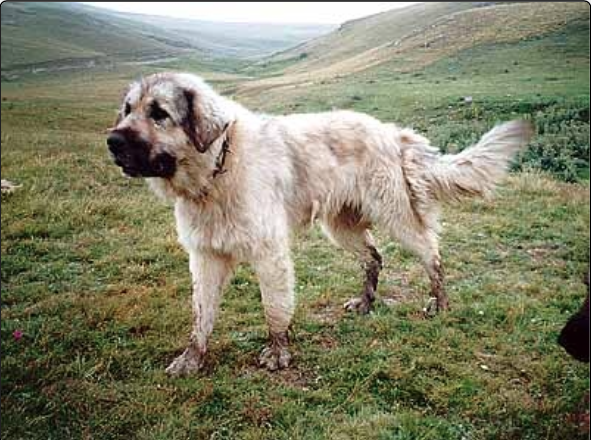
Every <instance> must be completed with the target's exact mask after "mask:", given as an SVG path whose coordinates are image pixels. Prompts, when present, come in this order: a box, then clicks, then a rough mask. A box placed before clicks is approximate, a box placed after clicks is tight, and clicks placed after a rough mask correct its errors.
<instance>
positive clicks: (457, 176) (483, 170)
mask: <svg viewBox="0 0 591 440" xmlns="http://www.w3.org/2000/svg"><path fill="white" fill-rule="evenodd" d="M532 132H533V130H532V126H531V124H530V123H529V122H526V121H511V122H507V123H504V124H501V125H498V126H496V127H495V128H493V129H492V130H491V131H489V132H488V133H486V134H485V135H484V136H483V137H482V138H481V139H480V141H479V142H478V143H477V144H476V145H473V146H471V147H469V148H467V149H465V150H464V151H462V152H461V153H458V154H448V155H443V156H438V157H437V159H435V160H432V161H429V162H430V163H429V164H428V165H427V166H426V167H425V168H424V169H423V177H424V178H425V179H426V181H427V186H428V188H427V191H428V192H429V193H430V194H431V196H432V197H434V198H436V199H437V200H440V201H455V200H459V199H462V198H464V197H467V196H468V197H471V196H481V197H484V196H488V195H490V193H492V191H493V190H494V188H495V186H496V185H497V184H498V183H499V182H500V181H501V180H502V179H503V177H504V176H505V174H506V173H507V170H508V168H509V164H510V162H511V160H512V159H513V158H514V156H515V155H516V153H517V152H518V151H519V150H520V149H522V148H523V147H525V145H527V143H528V142H529V140H530V138H531V135H532Z"/></svg>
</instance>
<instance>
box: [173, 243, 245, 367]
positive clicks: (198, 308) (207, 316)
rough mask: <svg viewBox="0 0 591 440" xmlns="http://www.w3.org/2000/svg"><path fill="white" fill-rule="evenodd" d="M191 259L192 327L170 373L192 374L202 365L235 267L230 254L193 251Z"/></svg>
mask: <svg viewBox="0 0 591 440" xmlns="http://www.w3.org/2000/svg"><path fill="white" fill-rule="evenodd" d="M189 259H190V261H189V266H190V269H191V275H192V278H193V296H192V305H193V331H192V332H191V339H190V342H189V346H188V347H187V348H186V349H185V351H184V352H183V354H181V355H180V356H179V357H177V358H176V359H175V360H174V361H173V362H172V363H171V364H170V365H169V366H168V368H167V369H166V372H167V373H168V374H169V375H171V376H184V375H187V374H191V373H194V372H196V371H198V370H199V369H200V368H201V367H202V366H203V361H204V357H205V352H206V350H207V339H208V338H209V335H210V334H211V332H212V330H213V325H214V322H215V319H216V317H217V314H218V310H219V306H220V300H221V297H222V290H223V288H224V285H225V284H226V282H227V281H228V279H229V278H230V276H231V274H232V269H233V268H234V262H233V261H232V259H231V258H229V257H224V256H220V255H214V254H204V253H196V252H191V253H190V255H189Z"/></svg>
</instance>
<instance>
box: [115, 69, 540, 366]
mask: <svg viewBox="0 0 591 440" xmlns="http://www.w3.org/2000/svg"><path fill="white" fill-rule="evenodd" d="M530 133H531V129H530V127H529V124H527V123H525V122H521V121H514V122H509V123H506V124H503V125H500V126H498V127H496V128H494V129H493V130H492V131H490V132H489V133H487V134H486V135H484V137H483V138H482V139H481V140H480V142H478V143H477V144H476V145H475V146H473V147H470V148H468V149H466V150H464V151H463V152H461V153H459V154H455V155H441V154H440V153H439V152H438V150H437V149H436V148H434V147H432V146H430V145H429V141H428V140H427V139H425V138H424V137H422V136H420V135H419V134H417V133H415V132H414V131H412V130H410V129H401V128H398V127H397V126H396V125H394V124H384V123H382V122H380V121H378V120H376V119H374V118H372V117H371V116H368V115H364V114H359V113H354V112H351V111H335V112H329V113H319V114H295V115H288V116H263V115H259V114H255V113H252V112H250V111H249V110H247V109H245V108H244V107H242V106H240V105H239V104H237V103H235V102H233V101H231V100H228V99H226V98H224V97H222V96H220V95H219V94H217V93H216V92H215V91H213V90H212V89H211V88H210V87H209V86H208V85H206V84H205V83H204V82H203V81H202V80H201V79H200V78H198V77H196V76H193V75H190V74H175V73H167V74H157V75H153V76H149V77H147V78H145V79H143V80H142V81H140V82H138V83H135V84H132V85H131V86H130V89H129V91H128V92H127V94H126V96H125V99H124V101H123V104H122V106H121V109H120V113H119V116H118V118H117V121H116V124H115V127H114V128H113V129H112V130H111V133H110V135H109V138H108V140H107V143H108V145H109V149H110V150H111V152H112V155H113V157H114V160H115V162H116V163H117V164H118V165H119V166H120V167H122V169H123V172H124V173H126V174H127V175H129V176H136V177H145V178H147V180H148V182H149V184H150V186H151V187H152V188H153V189H154V190H155V191H156V192H157V193H159V194H161V195H162V196H164V197H166V198H169V199H171V200H172V201H173V202H174V212H175V217H176V223H177V230H178V236H179V241H180V243H181V244H182V245H183V247H184V248H185V249H186V250H187V252H188V253H189V258H190V270H191V274H192V277H193V297H192V303H193V318H194V319H193V321H194V322H193V331H192V333H191V340H190V343H189V346H188V348H187V349H186V350H185V351H184V353H182V354H181V355H180V356H179V357H178V358H177V359H175V360H174V362H172V364H171V365H170V366H169V367H168V369H167V372H168V373H170V374H172V375H181V374H187V373H191V372H194V371H196V370H198V369H199V368H200V367H201V366H202V364H203V359H204V355H205V352H206V344H207V339H208V337H209V335H210V334H211V331H212V329H213V325H214V321H215V319H216V314H217V312H218V309H219V305H220V299H221V295H222V290H223V288H224V285H225V284H226V283H227V282H228V280H229V278H230V276H231V275H232V272H233V269H234V267H235V266H236V264H237V263H239V262H242V261H246V262H249V263H250V264H252V266H253V267H254V270H255V272H256V274H257V276H258V279H259V282H260V288H261V295H262V301H263V306H264V309H265V317H266V320H267V324H268V327H269V333H270V343H269V345H268V346H267V347H266V348H265V349H264V350H263V352H262V354H261V358H260V362H261V365H263V366H266V367H267V368H269V369H271V370H274V369H277V368H283V367H286V366H287V365H288V363H289V360H290V354H289V351H288V348H287V345H288V334H287V330H288V327H289V325H290V322H291V319H292V315H293V312H294V306H295V302H294V292H293V290H294V289H293V286H294V272H293V264H292V261H291V257H290V231H291V230H292V229H294V228H296V227H300V226H305V225H309V224H310V222H313V221H314V220H315V219H318V220H319V221H320V222H321V224H322V227H323V229H324V231H326V233H327V235H329V236H330V237H331V238H332V240H333V241H334V242H335V243H337V244H339V245H340V246H342V247H343V248H345V249H347V250H349V251H351V252H353V253H355V254H356V255H357V256H358V258H359V260H360V261H361V262H362V263H363V264H364V266H365V269H366V282H365V285H364V287H363V291H362V294H361V296H360V297H359V298H354V299H352V300H351V301H349V302H348V303H347V304H346V307H347V308H348V309H351V310H357V311H360V312H362V313H366V312H368V311H369V310H370V308H371V304H372V302H373V301H374V294H375V290H376V287H377V282H378V273H379V270H380V268H381V257H380V254H379V253H378V251H377V250H376V247H375V245H374V241H373V238H372V236H371V233H370V229H371V227H372V226H376V227H378V228H381V229H382V230H383V231H385V232H386V233H388V234H389V235H390V236H391V237H393V238H395V239H397V240H398V241H399V242H400V243H401V244H402V245H403V246H404V247H406V248H407V249H409V250H411V251H412V252H414V253H415V254H416V255H417V256H418V257H419V258H420V259H421V261H422V263H423V265H424V267H425V269H426V271H427V274H428V276H429V279H430V281H431V293H432V296H433V297H434V298H436V306H437V309H438V310H442V309H446V308H447V307H448V300H447V296H446V294H445V291H444V288H443V272H442V264H441V260H440V257H439V250H438V231H439V223H438V212H439V209H438V208H439V205H440V203H441V202H443V201H446V200H455V199H459V198H462V197H463V196H483V195H486V194H488V193H490V192H491V191H492V190H493V188H494V186H495V184H496V183H498V182H499V180H500V179H501V178H502V177H503V176H504V174H505V172H506V169H507V166H508V164H509V162H510V160H511V158H512V157H513V156H514V154H515V153H516V152H517V151H518V150H519V149H520V148H521V147H523V146H524V145H525V144H526V143H527V141H528V139H529V136H530Z"/></svg>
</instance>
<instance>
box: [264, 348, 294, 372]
mask: <svg viewBox="0 0 591 440" xmlns="http://www.w3.org/2000/svg"><path fill="white" fill-rule="evenodd" d="M290 361H291V354H290V353H289V350H288V349H287V347H280V346H277V345H271V346H269V347H266V348H265V349H264V350H263V351H262V352H261V355H260V356H259V365H260V366H261V367H265V368H266V369H267V370H269V371H275V370H279V369H282V368H287V367H288V366H289V362H290Z"/></svg>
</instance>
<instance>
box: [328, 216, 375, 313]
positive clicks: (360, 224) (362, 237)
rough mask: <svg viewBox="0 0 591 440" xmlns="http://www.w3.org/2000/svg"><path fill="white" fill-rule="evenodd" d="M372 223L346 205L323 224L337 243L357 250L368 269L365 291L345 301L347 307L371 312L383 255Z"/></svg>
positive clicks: (346, 248)
mask: <svg viewBox="0 0 591 440" xmlns="http://www.w3.org/2000/svg"><path fill="white" fill-rule="evenodd" d="M369 226H370V225H369V223H367V222H364V221H362V220H361V216H360V215H359V214H357V213H356V212H355V211H352V210H349V209H344V210H342V211H341V212H340V213H339V215H337V216H336V217H334V218H330V219H327V220H324V221H323V223H322V228H323V230H324V232H325V234H326V235H328V236H329V238H331V239H332V240H333V241H334V242H335V244H337V245H339V246H341V247H342V248H343V249H345V250H347V251H349V252H352V253H353V254H355V255H356V256H357V257H358V258H359V260H360V261H361V264H362V266H363V268H364V270H365V282H364V285H363V290H362V292H361V295H360V296H358V297H355V298H352V299H350V300H349V301H347V302H346V303H345V309H347V310H349V311H356V312H358V313H361V314H367V313H369V312H370V311H371V308H372V305H373V303H374V301H375V293H376V290H377V287H378V277H379V274H380V270H381V269H382V256H381V255H380V253H379V252H378V250H377V249H376V247H375V244H374V240H373V237H372V235H371V233H370V232H369V229H368V227H369Z"/></svg>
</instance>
